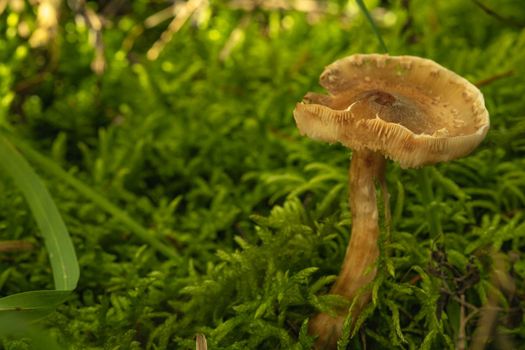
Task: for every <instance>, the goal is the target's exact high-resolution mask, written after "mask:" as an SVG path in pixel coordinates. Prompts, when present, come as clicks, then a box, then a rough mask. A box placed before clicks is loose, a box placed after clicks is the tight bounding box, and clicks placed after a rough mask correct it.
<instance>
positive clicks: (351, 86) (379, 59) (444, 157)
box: [294, 54, 489, 168]
mask: <svg viewBox="0 0 525 350" xmlns="http://www.w3.org/2000/svg"><path fill="white" fill-rule="evenodd" d="M320 84H321V85H322V86H323V87H324V88H326V89H327V90H328V92H329V93H330V94H329V95H321V94H315V93H308V94H306V96H305V97H304V99H303V102H301V103H298V104H297V106H296V108H295V110H294V118H295V121H296V124H297V127H298V128H299V130H300V132H301V133H302V134H306V135H307V136H309V137H311V138H313V139H317V140H322V141H327V142H341V143H342V144H343V145H345V146H347V147H349V148H352V149H357V150H359V149H363V148H366V149H370V150H372V151H377V152H380V153H382V154H384V155H385V156H386V157H388V158H391V159H392V160H395V161H397V162H398V163H399V164H400V165H401V167H403V168H409V167H419V166H423V165H426V164H433V163H437V162H441V161H448V160H452V159H456V158H459V157H462V156H465V155H467V154H468V153H470V152H471V151H472V150H474V148H476V147H477V146H478V145H479V143H480V142H481V141H482V140H483V138H484V137H485V135H486V133H487V131H488V129H489V115H488V111H487V109H486V108H485V104H484V100H483V95H482V94H481V92H480V91H479V90H478V88H476V87H475V86H474V85H472V84H471V83H469V82H468V81H467V80H466V79H464V78H462V77H460V76H459V75H457V74H455V73H454V72H452V71H450V70H448V69H446V68H444V67H442V66H440V65H439V64H437V63H435V62H434V61H431V60H429V59H424V58H420V57H414V56H388V55H380V54H369V55H365V54H357V55H352V56H348V57H346V58H343V59H340V60H338V61H336V62H334V63H332V64H331V65H329V66H328V67H326V69H325V71H324V72H323V74H322V75H321V78H320Z"/></svg>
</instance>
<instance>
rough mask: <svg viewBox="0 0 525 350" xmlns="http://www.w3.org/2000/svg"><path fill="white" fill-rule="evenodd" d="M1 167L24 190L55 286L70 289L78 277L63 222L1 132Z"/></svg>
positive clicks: (74, 255) (40, 184) (47, 195)
mask: <svg viewBox="0 0 525 350" xmlns="http://www.w3.org/2000/svg"><path fill="white" fill-rule="evenodd" d="M0 169H1V170H2V171H4V172H5V173H7V174H8V175H10V176H11V178H12V179H13V181H14V183H15V184H16V186H17V187H18V188H19V189H20V191H21V192H22V193H23V195H24V197H25V199H26V200H27V202H28V204H29V208H30V209H31V212H32V213H33V216H34V218H35V220H36V222H37V224H38V227H39V228H40V231H41V234H42V236H43V237H44V241H45V245H46V248H47V251H48V254H49V260H50V262H51V267H52V269H53V280H54V282H55V289H57V290H73V289H75V287H76V286H77V282H78V278H79V268H78V261H77V257H76V254H75V249H74V247H73V243H72V242H71V238H70V237H69V233H68V231H67V229H66V225H65V224H64V221H62V218H61V216H60V213H59V212H58V209H57V207H56V205H55V202H53V199H52V198H51V195H50V194H49V191H48V190H47V188H46V187H45V185H44V183H43V182H42V180H40V178H39V177H38V176H37V175H36V174H35V172H34V171H33V169H32V168H31V166H30V165H29V164H28V163H27V161H26V160H25V159H24V158H23V157H22V156H21V155H20V154H19V153H18V151H17V150H16V149H15V148H14V147H13V145H12V144H11V143H10V142H9V141H8V140H7V139H6V138H5V137H3V136H2V135H0Z"/></svg>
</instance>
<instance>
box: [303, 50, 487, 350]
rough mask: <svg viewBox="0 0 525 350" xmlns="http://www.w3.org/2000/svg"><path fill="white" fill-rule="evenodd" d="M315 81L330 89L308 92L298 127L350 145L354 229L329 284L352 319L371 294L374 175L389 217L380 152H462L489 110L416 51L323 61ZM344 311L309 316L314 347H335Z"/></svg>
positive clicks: (410, 163) (432, 157)
mask: <svg viewBox="0 0 525 350" xmlns="http://www.w3.org/2000/svg"><path fill="white" fill-rule="evenodd" d="M320 84H321V86H323V87H324V88H325V89H326V90H328V92H329V94H328V95H323V94H317V93H307V94H306V96H305V97H304V99H303V101H302V102H301V103H298V104H297V105H296V108H295V110H294V118H295V122H296V124H297V127H298V129H299V131H300V132H301V134H303V135H306V136H308V137H310V138H312V139H314V140H320V141H326V142H329V143H335V142H340V143H342V144H343V145H344V146H346V147H348V148H350V149H352V150H353V152H352V159H351V166H350V173H349V175H350V182H349V185H350V191H349V197H350V209H351V211H352V233H351V237H350V242H349V244H348V247H347V250H346V254H345V258H344V261H343V265H342V268H341V271H340V273H339V276H338V277H337V280H336V281H335V283H334V285H333V287H332V289H331V291H330V292H331V293H332V294H338V295H341V296H343V297H344V298H346V299H347V300H349V301H352V302H353V306H352V308H351V313H352V320H353V322H355V320H356V319H357V316H358V315H359V313H360V311H361V310H362V309H363V307H364V306H365V305H366V304H367V303H368V300H369V298H370V292H369V291H367V290H366V288H363V287H365V286H366V285H368V284H369V283H370V282H371V281H373V279H374V277H375V275H376V269H377V268H376V262H377V258H378V256H379V248H378V245H377V242H378V238H379V224H378V209H377V201H376V183H378V184H379V185H380V187H381V191H382V193H383V199H384V201H385V212H386V213H385V218H386V219H387V221H388V218H389V210H388V208H389V206H388V193H387V190H386V183H385V181H384V173H385V163H386V158H389V159H392V160H394V161H396V162H398V163H399V165H400V166H401V167H402V168H414V167H421V166H423V165H427V164H434V163H437V162H443V161H449V160H452V159H456V158H459V157H463V156H465V155H467V154H469V153H470V152H472V151H473V150H474V149H475V148H476V147H477V146H478V145H479V143H480V142H481V141H482V140H483V138H484V137H485V135H486V133H487V131H488V129H489V115H488V112H487V110H486V108H485V105H484V100H483V95H482V94H481V92H480V91H479V90H478V89H477V88H476V87H475V86H474V85H472V84H471V83H469V82H468V81H467V80H466V79H464V78H462V77H460V76H458V75H457V74H455V73H454V72H452V71H450V70H448V69H446V68H444V67H442V66H440V65H439V64H437V63H435V62H434V61H431V60H429V59H424V58H420V57H414V56H388V55H381V54H368V55H367V54H356V55H352V56H348V57H345V58H343V59H340V60H338V61H336V62H334V63H332V64H330V65H329V66H328V67H326V69H325V70H324V72H323V74H322V75H321V78H320ZM387 225H388V222H387ZM347 313H348V310H347V309H345V310H338V311H337V315H336V316H335V317H332V316H330V315H328V314H326V313H320V314H318V315H316V316H315V317H314V318H313V319H312V320H311V321H310V332H311V333H312V334H316V335H318V336H319V338H318V340H317V344H316V345H317V347H319V348H326V349H328V348H334V347H335V345H336V342H337V340H338V339H339V338H340V336H341V333H342V328H343V322H344V320H345V318H346V315H347Z"/></svg>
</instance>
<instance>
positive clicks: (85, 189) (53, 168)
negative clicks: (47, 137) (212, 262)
mask: <svg viewBox="0 0 525 350" xmlns="http://www.w3.org/2000/svg"><path fill="white" fill-rule="evenodd" d="M6 136H7V137H9V140H10V141H11V142H13V143H14V144H15V145H16V147H18V148H19V149H20V150H21V151H22V153H23V154H24V155H25V156H26V157H27V158H28V159H29V160H30V161H32V162H34V163H37V164H39V165H40V166H41V167H42V168H43V169H44V170H45V171H47V172H48V173H49V174H50V175H53V176H55V177H57V178H58V179H60V180H61V181H64V182H65V183H67V184H68V185H70V186H71V187H73V188H74V189H75V190H77V191H78V192H79V193H81V194H82V195H84V196H85V197H86V198H88V199H90V200H91V201H93V202H94V203H95V204H97V205H98V206H99V207H100V208H101V209H103V210H104V211H106V212H108V213H109V214H111V215H113V217H114V218H115V219H117V220H119V221H120V222H122V223H123V224H124V225H125V226H126V227H127V228H128V229H129V230H130V231H131V232H132V233H133V234H135V235H136V236H137V237H138V238H139V239H141V240H142V241H144V242H146V243H148V244H149V245H150V246H151V247H153V248H154V249H156V250H157V251H158V252H159V253H161V254H163V255H164V256H166V257H168V258H175V257H177V254H176V253H175V248H173V247H171V246H169V245H167V244H166V243H164V242H162V241H161V240H159V239H158V238H156V237H154V236H153V235H152V234H151V232H149V231H148V230H147V229H146V228H144V227H143V226H142V225H141V224H139V223H138V222H137V221H135V220H133V219H132V218H131V217H130V216H129V215H128V214H127V213H126V212H125V211H123V210H121V209H120V208H118V207H117V206H115V205H114V204H113V203H111V202H110V201H109V200H108V199H106V198H105V197H104V196H102V195H100V194H98V193H97V192H96V191H94V190H93V189H92V188H90V187H89V186H87V185H86V184H84V183H83V182H82V181H79V180H77V179H75V178H74V177H73V176H71V174H69V173H68V172H66V171H65V170H63V169H62V168H61V167H60V166H58V165H57V164H56V163H55V162H53V161H52V160H50V159H48V158H46V157H45V156H43V155H41V154H40V153H38V152H37V151H35V150H34V149H33V148H32V147H31V146H29V145H27V144H26V143H25V142H24V141H22V140H20V139H18V138H16V137H14V136H13V135H6Z"/></svg>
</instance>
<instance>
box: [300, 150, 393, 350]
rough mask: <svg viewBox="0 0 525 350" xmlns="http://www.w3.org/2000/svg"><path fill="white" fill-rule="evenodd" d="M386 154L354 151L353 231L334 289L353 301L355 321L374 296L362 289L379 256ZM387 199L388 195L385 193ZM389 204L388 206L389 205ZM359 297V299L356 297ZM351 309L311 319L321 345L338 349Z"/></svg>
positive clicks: (352, 168) (352, 186)
mask: <svg viewBox="0 0 525 350" xmlns="http://www.w3.org/2000/svg"><path fill="white" fill-rule="evenodd" d="M384 171H385V158H384V157H383V156H382V155H381V154H379V153H376V152H372V151H369V150H366V149H364V150H359V151H354V152H353V156H352V163H351V166H350V209H351V211H352V235H351V237H350V242H349V244H348V247H347V249H346V254H345V258H344V261H343V265H342V267H341V272H340V273H339V276H338V277H337V280H336V281H335V284H334V285H333V287H332V289H331V291H330V293H331V294H338V295H341V296H343V297H344V298H345V299H348V300H349V301H351V302H353V303H354V304H353V307H352V309H351V312H352V323H355V320H356V319H357V317H358V316H359V314H360V312H361V310H362V309H363V307H364V306H365V305H366V304H367V303H368V300H369V299H370V292H368V291H361V292H360V289H361V288H362V287H364V286H366V285H368V284H369V283H370V282H371V281H372V280H373V279H374V277H375V275H376V270H377V269H376V266H375V264H376V261H377V258H378V256H379V247H378V245H377V242H378V239H379V223H378V210H377V199H376V182H380V183H381V184H382V186H381V187H382V188H383V191H384V192H386V191H385V190H384V186H385V185H384V181H383V178H384ZM383 195H384V197H385V201H387V198H388V195H386V193H384V194H383ZM385 208H387V206H385ZM355 298H358V299H357V300H354V299H355ZM347 313H348V309H346V308H345V309H343V310H337V315H336V316H335V317H333V316H330V315H328V314H326V313H320V314H318V315H316V316H315V317H314V318H313V319H312V320H311V321H310V333H311V334H315V335H318V336H319V338H318V339H317V342H316V347H317V348H318V349H335V348H336V345H337V340H338V339H339V338H340V337H341V334H342V330H343V323H344V320H345V318H346V316H347Z"/></svg>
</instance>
